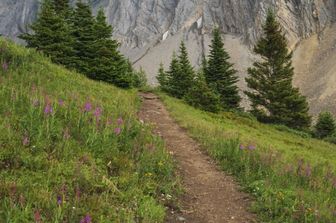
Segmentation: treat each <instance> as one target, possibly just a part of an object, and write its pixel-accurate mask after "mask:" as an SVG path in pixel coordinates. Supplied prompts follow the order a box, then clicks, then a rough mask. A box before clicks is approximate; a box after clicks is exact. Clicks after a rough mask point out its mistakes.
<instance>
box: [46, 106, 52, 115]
mask: <svg viewBox="0 0 336 223" xmlns="http://www.w3.org/2000/svg"><path fill="white" fill-rule="evenodd" d="M52 112H53V108H52V106H51V105H50V104H49V103H48V104H47V105H46V106H45V108H44V114H45V115H50V114H51V113H52Z"/></svg>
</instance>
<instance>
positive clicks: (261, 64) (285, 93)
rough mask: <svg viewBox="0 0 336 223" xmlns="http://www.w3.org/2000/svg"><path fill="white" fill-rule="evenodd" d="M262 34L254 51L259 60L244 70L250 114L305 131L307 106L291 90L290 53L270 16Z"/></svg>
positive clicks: (303, 99) (308, 119)
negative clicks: (245, 71)
mask: <svg viewBox="0 0 336 223" xmlns="http://www.w3.org/2000/svg"><path fill="white" fill-rule="evenodd" d="M263 30H264V34H263V37H262V38H261V39H260V40H259V41H258V43H257V45H256V46H255V48H254V52H255V53H256V54H258V55H260V57H261V60H260V61H257V62H255V63H254V64H253V67H252V68H249V69H248V74H249V77H248V78H246V82H247V86H248V87H249V88H250V91H247V92H245V93H246V95H247V96H248V97H249V99H250V101H251V103H252V104H251V105H252V111H251V112H252V113H253V114H254V115H255V116H256V117H257V118H258V119H259V120H261V121H266V122H271V123H278V124H284V125H287V126H289V127H292V128H297V129H304V128H307V127H309V125H310V122H311V117H310V116H309V114H308V110H309V108H308V103H307V101H306V98H305V97H304V96H302V95H301V94H300V92H299V90H298V89H297V88H293V86H292V80H293V75H294V69H293V66H292V53H291V52H289V50H288V48H287V41H286V38H285V36H284V34H282V30H281V27H280V24H279V23H278V22H277V21H276V18H275V14H274V12H272V11H269V12H268V14H267V19H266V23H265V24H264V26H263Z"/></svg>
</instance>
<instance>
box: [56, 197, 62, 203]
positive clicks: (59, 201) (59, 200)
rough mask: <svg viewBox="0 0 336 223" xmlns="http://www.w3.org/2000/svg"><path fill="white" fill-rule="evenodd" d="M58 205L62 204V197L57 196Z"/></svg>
mask: <svg viewBox="0 0 336 223" xmlns="http://www.w3.org/2000/svg"><path fill="white" fill-rule="evenodd" d="M57 204H58V205H61V204H62V197H61V196H57Z"/></svg>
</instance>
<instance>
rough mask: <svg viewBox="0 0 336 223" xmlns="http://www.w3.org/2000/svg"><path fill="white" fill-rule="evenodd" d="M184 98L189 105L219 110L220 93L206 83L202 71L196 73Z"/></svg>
mask: <svg viewBox="0 0 336 223" xmlns="http://www.w3.org/2000/svg"><path fill="white" fill-rule="evenodd" d="M184 100H185V101H186V102H187V103H188V104H189V105H191V106H193V107H195V108H199V109H202V110H204V111H209V112H214V113H217V112H219V111H220V110H221V106H220V95H219V94H217V93H216V92H215V91H213V89H212V88H210V87H209V86H208V85H207V83H206V81H205V78H204V76H203V73H202V72H200V73H199V74H198V76H197V78H196V79H195V81H194V84H193V86H192V87H191V88H190V89H189V91H188V93H187V94H186V95H185V96H184Z"/></svg>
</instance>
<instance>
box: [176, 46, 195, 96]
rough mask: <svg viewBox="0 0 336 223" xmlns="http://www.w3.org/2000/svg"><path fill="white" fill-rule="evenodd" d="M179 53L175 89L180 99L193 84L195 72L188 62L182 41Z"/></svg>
mask: <svg viewBox="0 0 336 223" xmlns="http://www.w3.org/2000/svg"><path fill="white" fill-rule="evenodd" d="M179 53H180V54H179V56H178V61H179V67H180V71H179V72H180V73H179V74H178V76H179V81H175V84H177V86H176V87H177V88H178V90H179V92H178V94H177V97H179V98H182V97H183V96H185V95H186V94H187V93H188V91H189V89H190V88H191V87H192V85H193V84H194V79H195V71H194V69H193V67H192V65H191V63H190V61H189V56H188V51H187V48H186V46H185V44H184V42H183V41H182V42H181V45H180V52H179Z"/></svg>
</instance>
